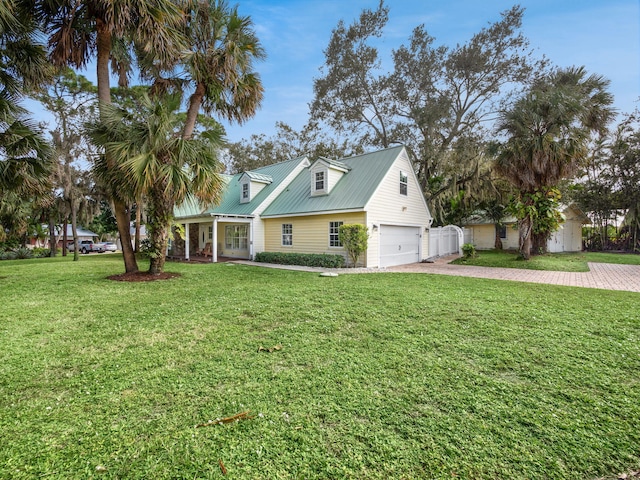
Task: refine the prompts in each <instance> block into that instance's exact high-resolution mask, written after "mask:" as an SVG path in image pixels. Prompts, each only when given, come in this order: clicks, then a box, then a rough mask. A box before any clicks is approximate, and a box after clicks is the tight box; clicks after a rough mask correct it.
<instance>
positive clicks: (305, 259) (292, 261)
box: [255, 252, 344, 268]
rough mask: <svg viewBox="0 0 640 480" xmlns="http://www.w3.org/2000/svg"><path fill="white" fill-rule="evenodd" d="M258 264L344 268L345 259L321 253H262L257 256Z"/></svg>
mask: <svg viewBox="0 0 640 480" xmlns="http://www.w3.org/2000/svg"><path fill="white" fill-rule="evenodd" d="M255 260H256V262H261V263H276V264H279V265H302V266H305V267H321V268H342V267H344V257H343V256H342V255H329V254H324V253H323V254H319V253H289V252H287V253H281V252H260V253H258V254H256V258H255Z"/></svg>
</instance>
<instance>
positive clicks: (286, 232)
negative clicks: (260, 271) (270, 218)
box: [282, 223, 293, 246]
mask: <svg viewBox="0 0 640 480" xmlns="http://www.w3.org/2000/svg"><path fill="white" fill-rule="evenodd" d="M282 245H284V246H291V245H293V225H292V224H291V223H283V224H282Z"/></svg>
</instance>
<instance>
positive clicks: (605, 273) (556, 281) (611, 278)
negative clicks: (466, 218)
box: [387, 255, 640, 292]
mask: <svg viewBox="0 0 640 480" xmlns="http://www.w3.org/2000/svg"><path fill="white" fill-rule="evenodd" d="M455 258H458V256H457V255H454V256H451V257H443V258H440V259H438V260H436V261H435V262H434V263H412V264H409V265H400V266H397V267H389V268H387V270H388V271H392V272H414V273H436V274H442V275H456V276H462V277H477V278H492V279H497V280H511V281H516V282H532V283H548V284H552V285H566V286H570V287H586V288H600V289H604V290H626V291H629V292H640V265H614V264H611V263H589V270H590V271H589V272H549V271H542V270H524V269H519V268H494V267H473V266H467V265H450V264H449V262H450V261H452V260H453V259H455Z"/></svg>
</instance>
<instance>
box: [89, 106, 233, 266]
mask: <svg viewBox="0 0 640 480" xmlns="http://www.w3.org/2000/svg"><path fill="white" fill-rule="evenodd" d="M155 100H159V101H155ZM180 103H181V98H180V96H179V95H176V94H174V95H170V96H166V97H164V98H161V99H154V100H152V99H151V98H150V97H149V96H148V95H144V96H143V97H142V98H141V100H140V110H139V111H137V112H128V111H127V110H125V109H121V108H116V107H114V106H110V107H105V108H104V110H103V115H102V118H101V120H100V121H99V122H97V123H95V124H94V125H92V126H91V128H90V135H91V136H92V138H93V140H94V142H95V143H96V144H98V145H101V146H103V147H104V149H105V152H106V153H107V154H108V155H110V156H111V158H112V159H113V161H114V163H115V165H116V166H117V167H116V168H117V170H114V169H111V170H110V173H113V172H117V175H118V177H119V180H120V181H121V182H122V185H123V186H124V187H125V189H126V190H127V191H128V193H129V195H131V196H132V197H134V198H142V197H144V198H146V199H147V203H148V219H149V221H148V224H147V226H148V229H149V233H150V241H151V251H150V252H149V253H150V254H151V262H150V266H149V273H151V274H157V273H160V272H162V271H163V268H164V263H165V255H166V250H167V244H168V233H169V229H170V226H171V223H172V220H173V208H174V206H175V205H176V203H181V202H182V201H184V199H185V198H186V197H187V195H193V196H195V197H196V198H197V199H199V200H200V201H201V202H202V203H204V204H211V203H215V202H217V201H218V200H219V198H220V195H221V192H222V189H223V186H224V183H223V182H222V179H221V177H220V175H219V172H221V171H222V170H223V166H222V164H221V163H220V162H219V161H218V157H217V149H218V148H219V147H220V145H221V143H222V141H221V138H222V136H221V132H220V131H206V132H204V133H202V134H201V135H199V136H197V137H193V138H190V139H183V138H182V136H181V134H180V132H181V131H182V130H183V128H184V124H183V117H182V116H181V115H179V113H178V109H179V108H180Z"/></svg>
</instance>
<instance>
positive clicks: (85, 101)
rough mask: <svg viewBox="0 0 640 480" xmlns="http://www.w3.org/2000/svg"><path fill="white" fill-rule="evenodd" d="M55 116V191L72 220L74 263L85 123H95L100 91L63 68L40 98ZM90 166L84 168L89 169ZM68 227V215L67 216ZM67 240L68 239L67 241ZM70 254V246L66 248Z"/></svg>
mask: <svg viewBox="0 0 640 480" xmlns="http://www.w3.org/2000/svg"><path fill="white" fill-rule="evenodd" d="M37 99H38V100H39V101H40V102H41V103H42V104H43V105H44V107H45V108H46V109H47V110H48V111H49V112H51V113H52V114H53V117H54V120H55V125H54V127H53V130H52V131H51V135H52V137H53V144H54V147H55V148H56V151H57V158H58V164H57V168H56V172H55V175H54V188H57V189H60V192H61V196H62V201H63V202H64V205H60V206H59V210H60V211H61V212H65V213H66V212H68V214H69V216H70V217H71V230H72V233H73V242H74V245H75V248H74V260H75V261H77V260H78V259H79V249H78V233H77V218H78V210H79V208H80V205H81V204H82V202H83V198H84V195H85V193H86V191H84V189H82V188H81V187H82V186H83V185H84V184H85V182H84V179H83V178H82V169H81V164H80V162H81V161H84V162H87V160H88V158H89V152H88V149H87V143H86V141H85V138H84V136H83V130H84V123H85V122H88V121H90V120H91V116H92V115H93V114H94V110H95V108H96V107H97V98H96V89H95V87H94V86H93V84H92V83H91V82H89V81H88V80H87V79H86V78H85V77H83V76H82V75H77V74H76V73H75V72H74V71H73V70H71V69H70V68H66V69H62V70H61V71H60V73H59V74H58V75H57V76H56V78H55V80H54V81H53V82H52V84H51V86H50V87H49V88H48V90H47V91H46V92H43V93H42V94H40V95H38V96H37ZM87 168H88V165H85V166H84V169H85V170H86V169H87ZM64 218H65V221H64V224H65V225H66V220H67V218H68V217H67V216H66V215H65V216H64ZM65 240H66V238H65ZM63 253H66V244H65V245H64V246H63Z"/></svg>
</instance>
